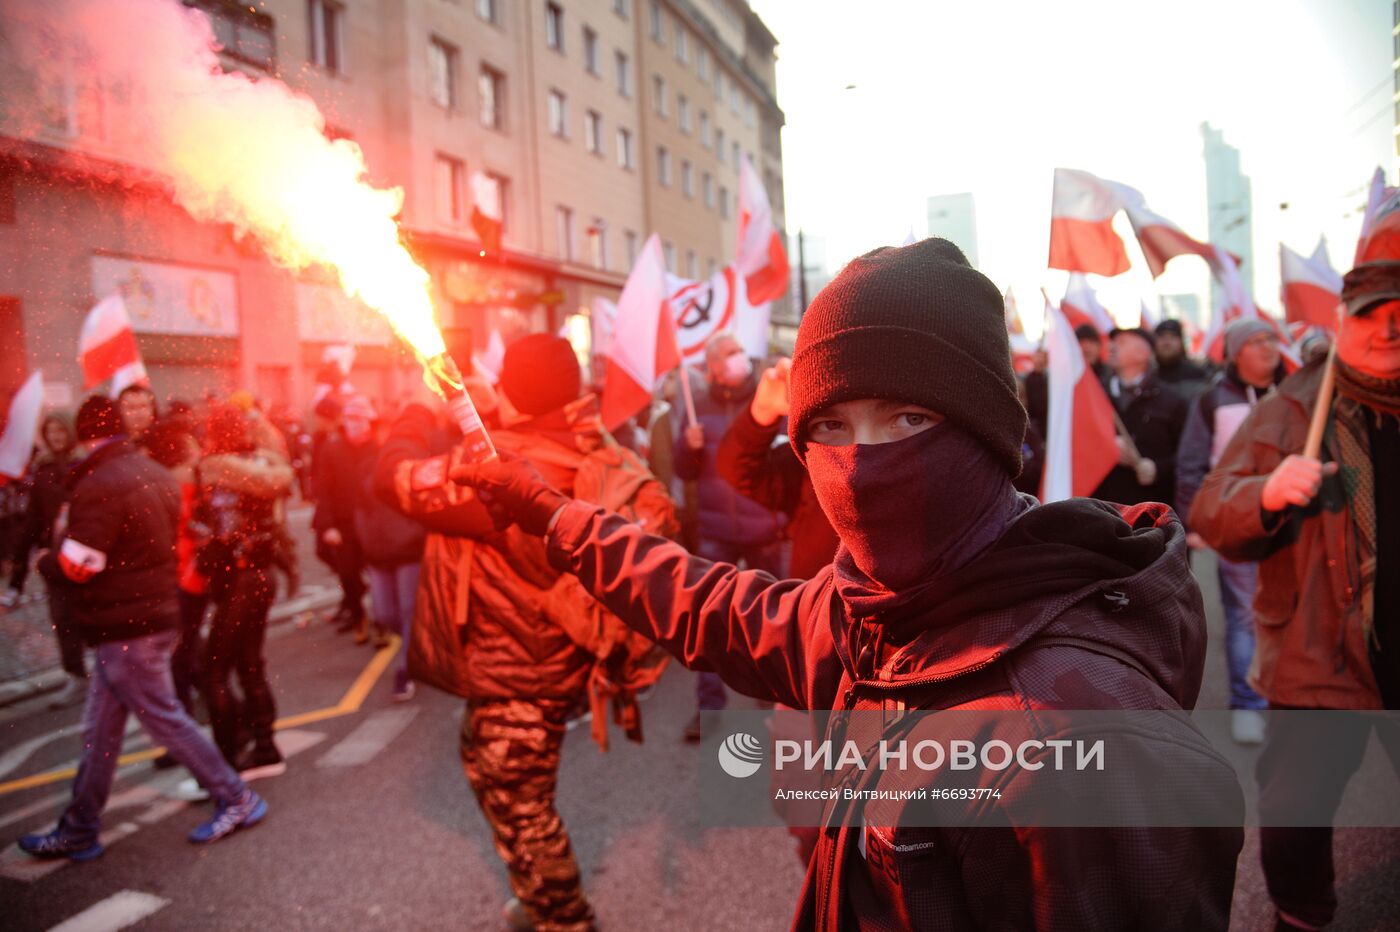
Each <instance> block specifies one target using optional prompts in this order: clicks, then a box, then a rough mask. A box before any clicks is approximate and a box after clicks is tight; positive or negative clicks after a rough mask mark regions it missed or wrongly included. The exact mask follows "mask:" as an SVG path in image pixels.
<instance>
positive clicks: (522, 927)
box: [501, 896, 535, 932]
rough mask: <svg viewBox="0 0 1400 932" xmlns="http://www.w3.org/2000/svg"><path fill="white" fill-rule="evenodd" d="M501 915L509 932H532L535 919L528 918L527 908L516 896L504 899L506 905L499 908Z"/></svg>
mask: <svg viewBox="0 0 1400 932" xmlns="http://www.w3.org/2000/svg"><path fill="white" fill-rule="evenodd" d="M501 917H502V918H503V919H505V921H506V928H508V929H510V930H511V932H533V930H534V928H535V921H534V920H533V919H531V918H530V912H529V910H527V909H526V908H525V904H524V903H522V902H520V897H518V896H513V897H511V898H510V899H508V900H506V905H505V906H503V907H502V908H501Z"/></svg>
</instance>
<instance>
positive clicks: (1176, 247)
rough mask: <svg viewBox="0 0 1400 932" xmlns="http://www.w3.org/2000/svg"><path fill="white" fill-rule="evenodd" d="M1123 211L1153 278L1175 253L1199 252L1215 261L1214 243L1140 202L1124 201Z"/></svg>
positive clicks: (1203, 257)
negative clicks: (1186, 229)
mask: <svg viewBox="0 0 1400 932" xmlns="http://www.w3.org/2000/svg"><path fill="white" fill-rule="evenodd" d="M1123 212H1124V213H1126V214H1127V215H1128V222H1129V223H1131V224H1132V225H1133V232H1134V233H1135V234H1136V235H1137V240H1138V245H1139V246H1141V247H1142V254H1143V256H1145V257H1146V259H1147V267H1148V269H1150V270H1151V272H1152V277H1153V278H1156V277H1157V276H1158V275H1161V274H1162V270H1163V269H1165V268H1166V267H1167V262H1168V261H1169V260H1171V259H1175V258H1176V257H1177V256H1200V257H1201V258H1202V259H1205V260H1206V261H1207V262H1214V261H1215V247H1214V246H1212V245H1211V244H1210V243H1203V242H1201V241H1200V240H1198V239H1195V238H1193V237H1191V236H1188V235H1187V234H1186V232H1185V231H1184V230H1182V229H1181V227H1179V226H1177V225H1176V224H1175V223H1172V222H1171V221H1170V220H1168V219H1167V218H1166V217H1163V216H1162V215H1161V214H1159V213H1156V212H1155V211H1152V210H1148V208H1147V206H1146V205H1145V204H1143V203H1142V202H1140V201H1139V202H1137V203H1132V204H1127V205H1125V206H1124V208H1123Z"/></svg>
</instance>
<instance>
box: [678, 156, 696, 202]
mask: <svg viewBox="0 0 1400 932" xmlns="http://www.w3.org/2000/svg"><path fill="white" fill-rule="evenodd" d="M681 193H682V194H684V195H685V196H686V197H694V196H695V171H694V169H692V168H691V167H690V160H689V159H681Z"/></svg>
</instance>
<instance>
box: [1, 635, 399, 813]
mask: <svg viewBox="0 0 1400 932" xmlns="http://www.w3.org/2000/svg"><path fill="white" fill-rule="evenodd" d="M398 649H399V636H398V635H397V634H391V635H389V643H388V644H386V645H385V646H384V647H381V648H380V649H379V650H377V651H375V652H374V656H373V657H371V658H370V661H369V663H368V664H367V665H366V666H365V668H364V669H363V670H361V671H360V675H359V676H357V677H355V682H353V683H351V684H350V688H349V689H347V690H346V691H345V695H344V696H341V697H340V702H338V703H336V704H335V705H333V706H329V707H327V708H324V709H315V710H313V711H311V712H300V713H298V714H296V715H287V716H283V717H282V718H279V719H278V720H277V721H276V722H275V723H274V724H273V726H272V727H273V728H276V729H278V730H281V729H284V728H296V727H297V726H299V725H309V724H311V723H312V722H323V721H325V720H326V719H330V718H340V717H341V716H343V715H353V714H355V713H356V712H358V711H360V706H362V705H364V701H365V699H366V698H367V697H368V696H369V692H370V690H371V689H373V688H374V684H375V682H376V681H377V680H378V679H379V678H380V677H381V676H383V675H384V671H385V670H387V669H388V668H389V664H390V663H392V662H393V660H394V653H395V652H396V651H397V650H398ZM164 753H165V748H147V749H146V750H144V751H133V752H132V753H130V754H123V755H122V756H121V757H119V758H117V766H118V767H125V766H127V765H128V764H139V763H141V762H142V761H148V760H155V759H156V758H157V757H160V756H161V755H162V754H164ZM77 773H78V769H77V768H76V767H61V768H59V769H57V770H47V771H45V772H43V773H36V774H33V775H32V776H28V777H20V778H19V779H18V780H10V781H9V782H7V783H0V796H4V795H5V794H7V793H18V792H19V791H20V790H28V789H33V788H34V787H36V786H47V785H48V784H50V783H57V782H58V781H60V780H67V779H70V778H71V777H74V776H76V775H77Z"/></svg>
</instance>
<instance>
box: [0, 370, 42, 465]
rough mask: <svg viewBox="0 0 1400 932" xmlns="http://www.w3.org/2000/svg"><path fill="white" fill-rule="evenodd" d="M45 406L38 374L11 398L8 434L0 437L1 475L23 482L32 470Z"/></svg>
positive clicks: (7, 418)
mask: <svg viewBox="0 0 1400 932" xmlns="http://www.w3.org/2000/svg"><path fill="white" fill-rule="evenodd" d="M43 407H44V377H43V375H42V374H41V373H38V372H35V373H34V374H33V375H31V376H30V377H29V378H27V379H25V380H24V384H23V385H21V386H20V387H19V391H17V392H15V397H13V398H11V399H10V412H9V416H8V417H6V418H5V432H4V433H3V434H0V475H3V476H9V477H10V478H11V479H20V478H22V477H23V476H24V472H25V470H26V469H28V468H29V457H30V455H31V454H32V453H33V452H34V435H35V433H36V432H37V431H38V430H39V412H40V411H41V410H43Z"/></svg>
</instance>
